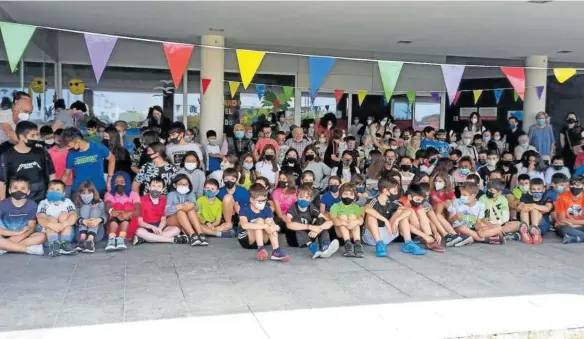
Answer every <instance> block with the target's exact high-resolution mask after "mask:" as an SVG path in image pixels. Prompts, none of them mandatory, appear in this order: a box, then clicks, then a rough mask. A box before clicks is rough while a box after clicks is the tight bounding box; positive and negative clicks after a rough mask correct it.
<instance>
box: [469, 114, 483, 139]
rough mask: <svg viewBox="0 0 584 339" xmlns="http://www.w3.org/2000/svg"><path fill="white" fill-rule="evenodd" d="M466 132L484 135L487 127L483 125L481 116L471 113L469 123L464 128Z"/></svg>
mask: <svg viewBox="0 0 584 339" xmlns="http://www.w3.org/2000/svg"><path fill="white" fill-rule="evenodd" d="M466 131H469V132H472V133H473V134H483V132H484V131H485V127H484V126H483V125H482V122H481V115H480V114H478V113H477V112H473V113H471V115H470V117H469V119H468V123H467V124H466V126H465V127H464V132H466Z"/></svg>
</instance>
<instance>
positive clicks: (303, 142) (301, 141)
mask: <svg viewBox="0 0 584 339" xmlns="http://www.w3.org/2000/svg"><path fill="white" fill-rule="evenodd" d="M311 143H312V141H311V140H310V139H308V138H306V137H305V136H304V130H303V129H302V127H296V128H295V129H294V130H293V131H292V139H288V140H287V141H286V145H288V146H290V148H294V149H295V150H296V152H298V157H302V154H304V149H305V148H306V146H308V145H310V144H311Z"/></svg>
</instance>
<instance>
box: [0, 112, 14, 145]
mask: <svg viewBox="0 0 584 339" xmlns="http://www.w3.org/2000/svg"><path fill="white" fill-rule="evenodd" d="M0 124H8V125H10V127H12V130H13V131H14V128H15V127H16V124H15V123H14V119H12V110H9V109H6V110H1V111H0ZM8 140H10V138H9V137H8V135H7V134H6V132H4V129H2V128H1V127H0V144H2V143H3V142H6V141H8Z"/></svg>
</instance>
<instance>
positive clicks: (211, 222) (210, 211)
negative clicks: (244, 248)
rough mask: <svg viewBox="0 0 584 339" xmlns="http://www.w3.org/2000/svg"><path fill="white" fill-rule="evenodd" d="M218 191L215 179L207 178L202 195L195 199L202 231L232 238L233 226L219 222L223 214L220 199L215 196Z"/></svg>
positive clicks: (233, 234)
mask: <svg viewBox="0 0 584 339" xmlns="http://www.w3.org/2000/svg"><path fill="white" fill-rule="evenodd" d="M217 193H219V183H218V182H217V180H215V179H207V181H205V187H204V189H203V195H202V196H200V197H199V198H198V199H197V205H198V206H199V211H198V215H199V219H200V221H201V229H202V231H203V233H205V234H207V235H211V236H214V237H218V238H233V237H234V236H235V232H234V231H233V226H232V225H231V224H227V223H221V220H222V217H223V214H222V206H221V200H219V199H218V198H217V197H216V196H217Z"/></svg>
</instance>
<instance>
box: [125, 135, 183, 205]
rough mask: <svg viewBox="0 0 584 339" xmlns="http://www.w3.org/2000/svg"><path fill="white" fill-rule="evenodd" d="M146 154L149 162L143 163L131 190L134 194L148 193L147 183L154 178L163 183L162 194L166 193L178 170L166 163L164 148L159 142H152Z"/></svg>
mask: <svg viewBox="0 0 584 339" xmlns="http://www.w3.org/2000/svg"><path fill="white" fill-rule="evenodd" d="M146 154H147V155H148V157H150V160H151V161H149V162H147V163H145V164H144V165H143V166H142V167H140V170H139V171H138V174H136V178H135V179H134V182H133V183H132V190H133V191H135V192H139V193H141V195H143V194H144V193H148V185H147V184H148V183H149V182H150V179H152V178H154V177H161V178H162V181H163V182H164V191H163V192H162V193H163V194H166V193H167V192H168V188H169V187H171V185H172V179H174V177H175V176H176V175H177V173H178V168H177V167H176V166H174V165H173V164H171V163H170V162H169V161H168V158H167V156H166V146H164V144H162V143H160V142H154V143H152V144H150V145H149V146H148V148H146Z"/></svg>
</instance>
